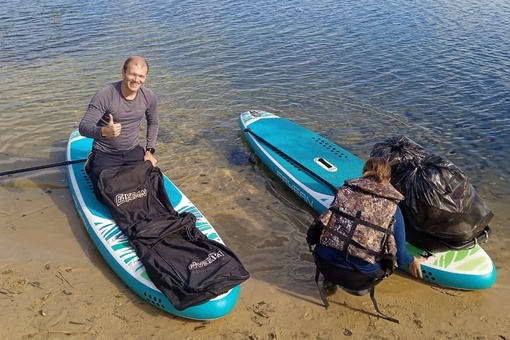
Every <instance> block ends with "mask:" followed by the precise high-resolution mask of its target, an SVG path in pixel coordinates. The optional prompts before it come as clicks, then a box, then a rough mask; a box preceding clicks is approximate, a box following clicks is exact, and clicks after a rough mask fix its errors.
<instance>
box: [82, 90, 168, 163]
mask: <svg viewBox="0 0 510 340" xmlns="http://www.w3.org/2000/svg"><path fill="white" fill-rule="evenodd" d="M121 84H122V82H121V81H119V82H116V83H112V84H108V85H105V86H103V87H102V88H101V89H100V90H99V91H97V93H96V94H95V95H94V97H92V100H91V101H90V103H89V105H88V108H87V111H86V112H85V115H84V116H83V118H82V120H81V121H80V125H79V131H80V134H81V135H82V136H85V137H89V138H94V144H93V146H92V148H93V149H95V150H99V151H103V152H107V153H112V152H116V151H121V150H132V149H133V148H135V147H136V146H138V145H140V140H139V133H140V127H141V123H142V119H143V117H144V116H145V118H146V120H147V136H146V146H145V147H146V148H154V147H155V144H156V139H157V137H158V130H159V116H158V113H157V97H156V95H155V94H154V92H152V91H151V90H149V89H147V88H145V87H141V88H140V89H139V90H138V93H137V95H136V98H135V99H133V100H127V99H126V98H124V96H123V95H122V92H121ZM110 114H111V115H112V116H113V121H114V122H115V123H120V124H121V125H122V130H121V133H120V135H119V136H118V137H115V138H106V137H102V136H101V128H102V127H103V126H106V125H108V122H109V120H110V116H109V115H110Z"/></svg>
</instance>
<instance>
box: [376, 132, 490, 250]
mask: <svg viewBox="0 0 510 340" xmlns="http://www.w3.org/2000/svg"><path fill="white" fill-rule="evenodd" d="M370 156H371V157H384V158H386V159H388V160H389V161H390V162H391V163H393V167H392V170H393V176H392V180H391V183H392V184H393V186H394V187H395V188H396V189H397V190H399V191H400V192H401V193H402V194H403V195H404V196H405V200H404V201H403V202H402V203H401V209H402V212H403V213H404V216H405V217H406V229H414V230H416V231H419V232H423V233H426V234H427V235H429V236H433V237H435V238H438V239H440V240H442V241H446V243H451V244H452V246H453V245H455V247H457V246H458V245H459V244H463V243H464V242H466V241H468V240H472V239H473V238H476V237H477V236H478V235H480V234H484V233H485V228H486V227H487V226H488V224H489V222H490V220H491V219H492V217H493V216H494V215H493V214H492V212H491V211H490V210H489V208H488V207H487V206H486V205H485V203H484V202H483V200H482V199H481V198H480V197H479V196H478V195H477V194H476V191H475V189H474V187H473V186H472V185H471V184H470V182H469V178H468V176H467V175H466V173H465V172H464V171H462V170H461V169H460V168H458V167H457V166H456V165H455V164H453V163H452V162H451V161H450V160H448V159H447V158H445V157H440V156H437V155H435V154H433V153H431V152H428V151H427V150H426V149H425V148H423V147H422V146H421V145H419V144H417V143H415V142H414V141H412V140H411V139H410V138H408V137H406V136H397V137H392V138H387V139H385V140H384V141H383V142H381V143H377V144H375V145H374V147H373V149H372V151H371V153H370ZM442 244H444V242H443V243H442ZM421 246H422V247H423V245H421ZM425 248H426V247H425ZM429 250H432V249H429Z"/></svg>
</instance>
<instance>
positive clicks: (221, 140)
mask: <svg viewBox="0 0 510 340" xmlns="http://www.w3.org/2000/svg"><path fill="white" fill-rule="evenodd" d="M509 18H510V6H509V5H508V4H507V3H506V2H504V1H470V0H462V1H460V2H459V1H457V2H437V1H424V2H423V1H422V2H413V3H410V2H407V1H392V2H380V3H379V2H363V1H362V2H359V1H344V2H338V1H332V0H325V1H302V0H300V1H298V0H295V1H280V2H277V3H275V2H274V1H243V0H242V1H220V2H218V1H186V2H182V1H149V2H144V3H143V4H137V3H129V2H123V1H88V2H76V1H71V0H69V1H59V0H57V1H52V2H50V1H37V2H26V1H22V2H19V1H11V0H7V1H4V2H3V5H2V6H1V8H0V50H1V51H2V54H1V59H0V72H1V74H2V76H3V77H2V78H3V81H2V82H0V93H1V95H0V119H1V124H0V171H7V170H11V169H17V168H26V167H31V166H36V165H40V164H47V163H53V162H58V161H62V160H63V159H64V151H65V147H66V141H67V138H68V136H69V133H70V131H71V130H72V129H74V128H75V127H77V124H78V122H79V120H80V118H81V116H82V114H83V112H84V110H85V107H86V105H87V103H88V101H89V100H90V98H91V96H92V95H93V94H94V93H95V91H96V90H97V89H98V88H99V87H100V86H101V85H102V84H105V83H107V82H112V81H116V80H118V79H120V72H121V66H122V63H123V61H124V59H125V58H126V57H127V56H128V55H129V54H133V53H138V54H142V55H144V56H145V57H146V58H147V59H148V60H149V62H150V67H151V69H150V74H149V80H148V83H147V86H148V87H150V88H152V89H153V90H154V91H155V92H156V93H157V94H158V96H159V112H160V115H161V132H160V137H159V141H158V145H157V154H156V155H157V157H158V160H159V162H160V166H161V168H162V169H163V170H164V172H165V173H166V174H167V175H168V176H169V177H170V178H171V179H172V180H173V181H174V182H175V183H176V184H177V185H178V186H179V187H180V189H181V190H182V191H183V192H184V193H185V194H186V195H187V196H188V197H189V198H190V199H191V200H192V201H193V202H194V203H195V204H196V205H197V206H198V207H199V209H200V210H201V211H202V212H203V213H204V214H205V215H206V216H207V217H208V218H209V220H210V221H211V222H212V223H213V224H214V225H215V227H216V228H217V229H218V231H219V232H220V235H222V237H223V239H224V240H225V241H226V242H227V244H228V245H230V246H231V247H232V248H233V249H234V250H236V251H237V253H238V254H239V256H240V257H241V258H242V259H243V262H245V263H246V264H247V266H248V267H249V268H250V270H251V272H252V273H253V274H254V275H255V276H257V277H258V278H263V279H267V280H270V281H273V282H280V283H282V284H292V283H293V282H295V280H301V281H306V282H309V281H310V273H312V271H313V268H312V264H311V262H310V261H311V259H310V256H309V253H308V250H307V247H306V245H305V241H304V235H305V231H306V227H307V225H308V224H309V222H310V221H311V219H312V217H313V214H312V213H311V212H310V210H309V209H308V208H307V207H306V206H305V205H304V203H302V202H301V201H299V199H297V198H296V197H295V196H294V195H293V194H292V193H291V192H290V191H289V190H287V189H286V188H285V187H284V186H283V185H282V184H281V183H279V182H278V181H276V179H275V178H274V177H273V176H272V175H271V174H270V173H269V172H268V171H267V169H265V167H264V166H262V165H260V164H257V163H255V164H252V163H250V162H249V159H248V156H249V150H248V148H247V146H246V144H245V143H244V141H243V140H242V139H241V138H240V133H239V126H238V123H237V117H238V115H239V113H240V112H243V111H246V110H249V109H254V108H255V109H263V110H267V111H271V112H274V113H276V114H278V115H281V116H284V117H287V118H290V119H292V120H294V121H296V122H298V123H301V124H303V125H305V126H306V127H308V128H310V129H312V130H314V131H317V132H319V133H321V134H322V135H324V136H326V137H327V138H330V139H332V140H334V141H335V142H337V143H339V144H340V145H342V146H343V147H345V148H347V149H349V150H350V151H352V152H354V153H355V154H357V155H359V156H360V157H363V158H366V157H367V156H368V154H369V153H370V149H371V147H372V145H373V144H374V143H376V142H379V141H381V140H382V139H384V138H386V137H391V136H394V135H397V134H406V135H408V136H409V137H411V138H412V139H413V140H415V141H416V142H419V143H420V144H422V145H423V146H425V147H427V148H428V149H430V150H431V151H434V152H436V153H438V154H441V155H448V157H449V158H450V159H451V160H452V161H453V162H455V164H457V165H458V166H459V167H461V168H462V169H464V170H465V171H466V172H467V173H468V175H469V176H470V178H471V180H472V182H473V184H474V185H475V186H476V188H477V191H478V193H479V194H480V195H481V197H482V198H483V199H484V200H485V201H486V203H487V204H488V205H489V207H490V208H491V209H492V210H493V212H494V213H495V215H496V217H495V218H494V220H493V223H492V228H493V230H494V233H493V235H495V237H493V238H492V240H491V241H490V242H489V243H488V244H487V245H486V246H484V248H485V249H487V251H488V252H489V253H490V255H491V257H492V258H493V259H494V260H495V262H496V265H497V266H498V268H499V269H500V271H499V273H500V278H502V279H503V280H508V271H507V269H506V268H504V266H503V263H506V261H508V260H509V259H510V254H508V251H507V250H506V249H507V247H506V242H505V241H506V240H507V239H508V237H509V236H510V231H509V229H508V227H507V225H508V223H509V219H510V214H509V213H508V212H507V211H506V207H507V203H506V202H507V201H508V199H509V196H510V184H509V170H508V168H509V165H510V161H509V160H508V157H507V151H506V150H507V147H508V145H509V141H510V137H509V136H510V118H508V115H507V113H508V106H509V104H510V96H509V89H510V75H509V74H508V72H506V71H507V70H508V69H509V66H510V52H509V51H508V46H510V34H509V33H510V32H509V27H510V19H509ZM0 186H1V187H2V193H3V194H2V196H4V197H2V202H6V200H11V199H13V197H14V196H13V195H25V196H27V197H28V199H34V197H33V196H37V195H40V194H41V192H44V191H45V190H46V189H47V188H51V190H52V194H58V195H68V190H67V183H66V179H65V173H64V170H63V169H61V168H53V169H47V170H41V171H37V172H27V173H23V174H20V175H17V176H14V177H10V178H5V177H4V178H1V179H0ZM17 197H18V196H17ZM21 197H22V198H21V199H24V198H23V196H21ZM18 198H20V197H18ZM12 209H14V208H13V206H12V205H10V204H6V203H2V208H1V212H0V216H4V217H5V216H9V215H10V214H15V213H17V212H13V211H12ZM72 214H74V212H72ZM2 227H5V226H2ZM72 227H74V228H76V226H72ZM78 241H79V242H80V244H81V246H82V247H84V248H87V253H89V252H90V251H92V252H93V251H94V250H93V249H89V248H88V247H91V245H90V242H88V241H82V240H78ZM33 246H34V247H44V246H45V245H40V244H34V245H33ZM282 273H285V274H282ZM498 282H500V281H498ZM506 284H507V283H506Z"/></svg>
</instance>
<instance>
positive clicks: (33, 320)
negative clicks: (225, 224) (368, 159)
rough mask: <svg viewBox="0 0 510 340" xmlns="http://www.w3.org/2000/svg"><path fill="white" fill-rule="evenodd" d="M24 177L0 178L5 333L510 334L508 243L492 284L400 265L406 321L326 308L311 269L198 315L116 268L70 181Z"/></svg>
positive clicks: (339, 301) (396, 280)
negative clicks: (219, 310)
mask: <svg viewBox="0 0 510 340" xmlns="http://www.w3.org/2000/svg"><path fill="white" fill-rule="evenodd" d="M12 183H17V182H15V181H13V182H12ZM23 183H26V182H24V181H20V183H18V184H12V185H11V186H9V185H4V186H2V187H1V188H0V197H1V200H2V208H1V213H0V221H1V223H0V225H1V227H2V230H3V235H2V238H1V239H0V338H2V339H62V338H72V339H252V340H254V339H260V340H262V339H322V340H326V339H344V338H345V339H396V338H400V339H418V338H420V339H510V319H509V318H508V313H507V306H508V305H509V304H510V294H509V290H510V285H509V284H508V282H509V280H508V271H507V269H506V268H505V267H504V266H502V263H498V262H499V259H503V258H508V250H501V249H499V250H498V252H497V253H496V248H493V247H492V246H491V243H490V242H489V243H488V244H487V245H486V246H485V247H484V248H485V249H486V250H487V251H488V252H489V253H491V250H492V249H494V253H495V255H494V254H492V255H493V256H492V258H493V260H494V262H495V263H496V266H497V268H498V271H499V272H498V281H497V282H496V284H495V286H493V287H492V288H490V289H487V290H484V291H471V292H465V291H458V290H451V289H445V288H440V287H435V286H431V285H428V284H424V283H422V282H417V281H416V280H414V279H413V278H411V277H410V276H408V275H406V274H403V273H401V272H399V273H396V274H394V275H392V276H391V277H390V278H389V279H388V280H386V281H385V282H383V283H381V284H380V285H379V286H378V288H377V290H376V298H377V301H378V304H379V306H380V308H381V310H382V311H383V312H384V313H387V314H388V315H390V316H392V317H394V318H396V319H398V320H399V322H400V323H399V324H395V323H391V322H388V321H386V320H384V319H381V318H379V317H378V316H377V313H376V312H375V310H374V308H373V306H372V302H371V301H370V298H369V296H364V297H355V296H351V295H348V294H346V293H343V292H342V291H338V292H337V293H336V294H335V295H333V296H332V297H330V303H331V306H330V307H329V309H327V310H326V309H325V308H324V306H323V305H322V303H321V300H320V298H319V295H318V292H317V288H316V286H315V283H314V282H313V275H312V274H313V270H311V271H310V274H311V275H310V280H309V283H308V284H306V285H303V284H295V283H292V282H291V281H289V283H288V284H281V281H278V282H270V280H267V279H265V278H264V276H262V277H259V275H257V273H252V277H251V278H250V279H249V280H248V281H247V282H246V283H244V284H243V285H242V291H241V298H240V300H239V302H238V304H237V305H236V307H235V309H234V310H233V311H232V312H231V313H230V314H228V315H227V316H226V317H224V318H222V319H219V320H213V321H208V322H201V321H192V320H186V319H181V318H178V317H174V316H172V315H169V314H166V313H165V312H163V311H161V310H159V309H157V308H156V307H153V306H152V305H150V304H149V303H147V302H145V301H144V300H142V299H141V298H139V297H138V296H137V295H135V294H134V293H133V292H132V291H131V290H130V289H129V288H128V287H127V286H126V285H125V284H124V283H123V282H122V281H121V280H120V279H119V278H118V277H117V276H116V275H115V273H114V272H113V271H112V270H111V269H110V268H109V267H108V265H107V264H106V262H105V261H104V260H103V259H102V257H101V256H100V254H99V253H98V252H97V250H96V249H95V248H94V245H93V244H92V242H91V240H90V239H89V238H88V236H87V234H86V231H85V228H84V227H83V225H82V223H81V220H80V219H79V216H78V215H77V213H76V211H75V209H74V206H73V203H72V200H71V196H70V193H69V190H68V189H66V188H65V187H62V188H53V189H49V188H46V189H42V188H33V187H32V188H30V187H24V185H23ZM26 186H28V185H26ZM493 209H494V211H495V212H496V218H495V220H494V226H495V229H496V232H497V229H498V226H499V227H501V225H502V223H503V222H506V223H508V221H503V220H502V219H501V217H498V215H497V211H498V209H503V206H496V207H494V208H493ZM213 215H214V214H213ZM212 219H214V216H213V217H212ZM224 239H225V242H226V243H227V244H228V243H229V238H228V237H224ZM494 246H498V245H497V242H496V244H494ZM233 250H234V251H236V250H237V249H233ZM247 269H248V270H250V267H248V268H247ZM282 275H288V273H282Z"/></svg>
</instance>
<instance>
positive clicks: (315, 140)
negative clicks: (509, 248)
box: [239, 110, 496, 290]
mask: <svg viewBox="0 0 510 340" xmlns="http://www.w3.org/2000/svg"><path fill="white" fill-rule="evenodd" d="M239 125H240V127H241V130H242V132H243V135H244V137H245V139H246V141H247V143H248V145H249V147H250V148H251V149H252V150H253V151H254V152H255V154H256V155H257V156H258V157H259V158H260V159H261V160H262V162H263V163H264V164H266V165H267V167H268V168H269V169H270V170H271V171H272V172H273V173H275V174H276V176H277V177H278V178H280V179H281V180H282V181H283V182H284V183H285V184H286V185H287V186H289V187H290V188H291V189H292V190H293V191H294V192H295V193H296V194H297V195H298V196H299V197H301V198H302V199H303V200H304V201H305V202H306V203H307V204H308V205H310V206H311V207H312V208H313V209H314V210H315V211H316V212H317V213H322V212H324V211H325V210H327V209H328V208H329V206H330V205H331V203H332V202H333V199H334V198H335V192H336V188H338V187H340V186H342V185H343V183H344V181H345V180H347V179H350V178H356V177H359V176H361V170H362V169H363V164H364V161H363V160H362V159H360V158H359V157H357V156H355V155H353V154H352V153H350V152H348V151H347V150H345V149H344V148H342V147H340V146H339V145H337V144H335V143H333V142H331V141H330V140H328V139H326V138H324V137H322V136H320V135H319V134H317V133H315V132H313V131H310V130H309V129H306V128H305V127H303V126H301V125H299V124H296V123H294V122H292V121H290V120H288V119H285V118H282V117H279V116H276V115H274V114H272V113H269V112H265V111H260V110H252V111H247V112H244V113H242V114H241V115H240V116H239ZM407 248H408V250H409V251H410V253H412V254H413V255H416V256H420V255H421V254H424V253H426V252H425V251H424V250H423V249H420V248H418V247H415V246H413V245H412V244H409V243H408V245H407ZM429 255H430V256H429V257H428V259H427V260H426V261H425V262H422V264H421V268H422V272H423V278H424V280H425V281H428V282H431V283H435V284H438V285H441V286H445V287H451V288H456V289H463V290H476V289H486V288H489V287H491V286H492V285H494V283H495V281H496V268H495V267H494V264H493V262H492V260H491V258H490V257H489V255H488V254H487V253H486V252H485V251H484V250H483V249H482V247H480V245H478V244H477V245H475V246H473V247H471V248H470V249H462V250H446V251H438V252H434V253H429ZM401 269H403V270H406V271H407V268H401Z"/></svg>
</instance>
